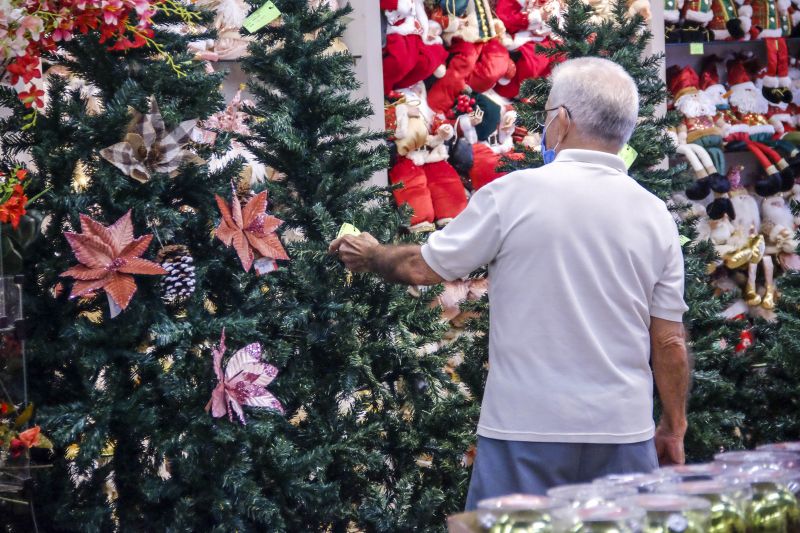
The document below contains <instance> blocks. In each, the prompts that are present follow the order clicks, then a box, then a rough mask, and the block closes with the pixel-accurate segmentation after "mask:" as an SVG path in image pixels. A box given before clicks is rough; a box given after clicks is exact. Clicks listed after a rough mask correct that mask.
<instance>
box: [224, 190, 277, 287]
mask: <svg viewBox="0 0 800 533" xmlns="http://www.w3.org/2000/svg"><path fill="white" fill-rule="evenodd" d="M231 189H232V191H231V193H232V194H231V204H230V206H228V203H227V202H226V201H225V199H224V198H222V197H221V196H219V195H217V196H216V198H217V206H219V210H220V212H221V213H222V220H221V221H220V223H219V226H217V229H216V232H215V235H216V236H217V238H218V239H219V240H221V241H222V242H223V244H225V246H231V244H232V245H233V247H234V248H235V249H236V253H237V254H238V255H239V260H240V261H241V262H242V267H244V271H245V272H248V271H249V270H250V267H251V266H253V264H254V262H255V267H256V272H257V273H258V274H259V275H260V274H266V273H268V272H270V271H272V270H275V269H276V268H277V263H276V259H289V256H288V255H286V251H285V250H284V249H283V245H282V244H281V241H280V239H279V238H278V235H277V234H276V233H275V230H276V229H278V227H279V226H280V225H281V224H283V221H281V220H279V219H277V218H275V217H274V216H272V215H267V213H266V210H267V191H262V192H260V193H258V194H257V195H255V196H253V197H252V198H250V200H248V201H247V204H245V206H244V209H242V204H241V202H240V201H239V197H238V195H237V189H236V186H235V185H234V184H233V182H231Z"/></svg>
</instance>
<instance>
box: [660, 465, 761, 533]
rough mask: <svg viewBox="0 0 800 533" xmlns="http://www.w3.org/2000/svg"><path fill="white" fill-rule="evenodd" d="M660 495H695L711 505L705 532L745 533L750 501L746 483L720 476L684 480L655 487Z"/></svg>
mask: <svg viewBox="0 0 800 533" xmlns="http://www.w3.org/2000/svg"><path fill="white" fill-rule="evenodd" d="M658 492H659V493H663V494H679V495H682V496H696V497H698V498H703V499H705V500H707V501H708V502H709V503H710V504H711V519H710V522H709V526H708V530H707V533H746V531H747V530H746V521H745V507H746V505H747V502H748V501H749V500H750V489H749V487H747V486H746V485H742V484H739V483H735V482H732V481H731V480H726V479H722V478H717V479H712V480H708V481H687V482H684V483H677V484H674V485H673V484H664V485H661V486H660V487H658Z"/></svg>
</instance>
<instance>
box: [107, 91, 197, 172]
mask: <svg viewBox="0 0 800 533" xmlns="http://www.w3.org/2000/svg"><path fill="white" fill-rule="evenodd" d="M196 123H197V121H196V120H185V121H183V122H181V123H180V124H179V125H178V127H177V128H175V129H174V130H172V131H170V132H169V133H167V129H166V126H165V125H164V119H163V118H162V117H161V111H159V109H158V104H157V103H156V99H155V97H151V99H150V112H149V113H146V114H142V113H139V112H136V113H134V117H133V120H132V121H131V123H130V125H129V126H128V133H127V134H126V135H125V139H124V140H123V141H122V142H119V143H117V144H114V145H112V146H109V147H108V148H104V149H103V150H101V151H100V155H101V156H103V158H104V159H106V160H107V161H108V162H109V163H111V164H112V165H114V166H115V167H117V168H118V169H120V170H121V171H122V172H123V173H124V174H125V175H127V176H130V177H132V178H133V179H135V180H136V181H139V182H141V183H145V182H147V181H148V180H149V179H150V174H151V173H152V172H162V173H164V174H169V175H170V176H171V177H175V176H176V175H177V173H178V167H180V166H181V164H182V163H195V164H203V163H204V162H205V161H203V159H201V158H200V157H198V156H197V155H196V154H194V153H192V152H190V151H189V150H186V149H184V146H186V143H188V142H189V137H190V134H191V131H192V129H193V128H194V127H195V124H196Z"/></svg>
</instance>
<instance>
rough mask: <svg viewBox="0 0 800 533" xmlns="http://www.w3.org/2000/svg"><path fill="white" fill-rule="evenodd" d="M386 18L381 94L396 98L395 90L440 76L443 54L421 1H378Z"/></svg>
mask: <svg viewBox="0 0 800 533" xmlns="http://www.w3.org/2000/svg"><path fill="white" fill-rule="evenodd" d="M380 6H381V9H383V10H384V15H385V17H386V21H387V26H386V45H385V46H384V47H383V91H384V94H385V95H386V96H387V97H390V98H397V95H396V94H395V92H394V90H395V89H400V88H405V87H410V86H411V85H414V84H415V83H417V82H419V81H422V80H425V79H427V78H428V77H430V76H431V75H436V76H438V77H441V76H444V74H445V71H446V66H445V62H446V61H447V56H448V54H447V50H445V48H444V46H443V45H442V41H441V37H440V36H438V32H439V31H440V29H441V27H440V26H439V24H435V25H431V24H430V23H429V20H428V16H427V14H426V13H425V6H424V5H423V2H422V0H381V1H380Z"/></svg>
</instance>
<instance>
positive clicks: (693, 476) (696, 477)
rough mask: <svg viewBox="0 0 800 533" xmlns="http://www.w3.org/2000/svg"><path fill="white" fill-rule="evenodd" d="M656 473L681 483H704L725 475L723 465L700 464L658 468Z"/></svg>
mask: <svg viewBox="0 0 800 533" xmlns="http://www.w3.org/2000/svg"><path fill="white" fill-rule="evenodd" d="M658 473H660V474H662V475H664V476H670V477H674V478H678V482H683V481H704V480H709V479H714V478H715V477H716V476H719V475H722V474H723V473H725V464H724V463H701V464H695V465H675V466H667V467H664V468H660V469H659V470H658Z"/></svg>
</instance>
